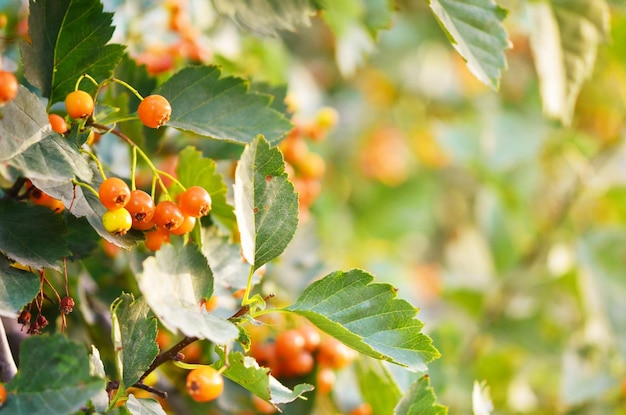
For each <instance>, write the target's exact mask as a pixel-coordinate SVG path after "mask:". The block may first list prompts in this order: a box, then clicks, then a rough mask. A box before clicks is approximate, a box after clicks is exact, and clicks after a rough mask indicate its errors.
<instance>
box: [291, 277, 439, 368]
mask: <svg viewBox="0 0 626 415" xmlns="http://www.w3.org/2000/svg"><path fill="white" fill-rule="evenodd" d="M373 279H374V277H373V276H372V275H370V274H368V273H366V272H364V271H361V270H357V269H354V270H351V271H348V272H342V271H337V272H334V273H332V274H329V275H327V276H325V277H324V278H322V279H320V280H318V281H316V282H314V283H313V284H311V285H310V286H309V287H308V288H307V289H306V290H305V291H304V292H303V293H302V295H301V296H300V298H298V300H297V301H296V302H295V304H293V305H291V306H289V307H287V310H289V311H293V312H294V313H297V314H300V315H302V316H304V317H306V318H307V319H308V320H310V321H311V322H312V323H313V324H315V325H316V326H317V327H319V328H320V329H321V330H323V331H325V332H326V333H328V334H330V335H331V336H333V337H335V338H337V339H338V340H340V341H342V342H343V343H345V344H346V345H348V346H350V347H352V348H353V349H355V350H357V351H359V352H360V353H363V354H365V355H367V356H371V357H374V358H376V359H384V360H388V361H390V362H392V363H396V364H398V365H402V366H405V367H407V368H408V369H409V370H412V371H424V370H426V363H428V362H430V361H432V360H434V359H436V358H438V357H439V352H438V351H437V349H435V348H434V347H433V345H432V341H431V339H430V338H429V337H428V336H426V335H425V334H423V333H421V332H420V331H421V329H422V327H423V326H424V325H423V323H422V322H421V321H419V320H418V319H417V318H416V315H417V310H416V309H415V307H413V306H412V305H411V304H409V303H408V302H407V301H404V300H400V299H397V298H395V297H396V290H395V288H394V287H393V286H391V285H389V284H381V283H372V280H373Z"/></svg>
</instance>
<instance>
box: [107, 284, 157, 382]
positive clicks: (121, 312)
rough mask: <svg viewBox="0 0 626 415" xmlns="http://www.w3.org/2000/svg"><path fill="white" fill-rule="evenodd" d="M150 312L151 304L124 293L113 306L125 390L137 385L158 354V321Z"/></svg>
mask: <svg viewBox="0 0 626 415" xmlns="http://www.w3.org/2000/svg"><path fill="white" fill-rule="evenodd" d="M149 312H150V307H148V304H147V303H146V302H145V301H144V300H143V299H142V298H139V299H137V300H135V298H134V297H133V295H132V294H122V295H121V296H119V297H118V298H117V299H116V300H115V301H113V303H112V304H111V320H112V323H113V328H112V336H113V345H114V347H115V350H116V357H117V362H116V363H117V370H118V373H120V374H121V375H122V385H123V386H124V387H130V386H132V385H133V384H135V382H137V381H138V380H139V378H140V377H141V375H143V373H144V372H145V371H146V370H147V369H148V367H150V364H151V363H152V361H153V360H154V358H155V357H156V356H157V355H158V354H159V347H158V346H157V343H156V335H157V321H156V319H155V318H153V317H149V316H148V313H149Z"/></svg>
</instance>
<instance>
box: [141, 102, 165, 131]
mask: <svg viewBox="0 0 626 415" xmlns="http://www.w3.org/2000/svg"><path fill="white" fill-rule="evenodd" d="M137 115H139V119H140V120H141V122H142V123H143V124H144V125H145V126H146V127H150V128H159V127H160V126H162V125H163V124H165V123H166V122H167V121H168V120H169V119H170V116H171V115H172V107H171V106H170V103H169V101H168V100H167V99H166V98H165V97H164V96H161V95H150V96H147V97H145V98H144V99H143V100H142V101H141V102H140V103H139V107H138V108H137Z"/></svg>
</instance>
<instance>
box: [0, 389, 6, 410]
mask: <svg viewBox="0 0 626 415" xmlns="http://www.w3.org/2000/svg"><path fill="white" fill-rule="evenodd" d="M6 401H7V390H6V388H5V387H4V383H0V407H2V406H4V403H5V402H6Z"/></svg>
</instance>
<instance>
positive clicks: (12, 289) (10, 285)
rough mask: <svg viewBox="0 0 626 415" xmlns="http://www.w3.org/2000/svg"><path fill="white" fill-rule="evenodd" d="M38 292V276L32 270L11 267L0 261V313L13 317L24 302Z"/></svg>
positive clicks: (5, 261) (7, 263) (4, 261)
mask: <svg viewBox="0 0 626 415" xmlns="http://www.w3.org/2000/svg"><path fill="white" fill-rule="evenodd" d="M38 292H39V278H37V277H36V276H35V275H34V274H33V273H32V272H28V271H24V270H21V269H17V268H13V267H11V266H10V265H9V262H8V261H7V260H6V259H2V260H1V261H0V315H3V316H11V317H15V315H16V314H17V313H18V312H19V311H20V310H21V309H22V306H24V304H26V303H28V302H29V301H30V300H32V299H33V298H35V296H36V295H37V293H38Z"/></svg>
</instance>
